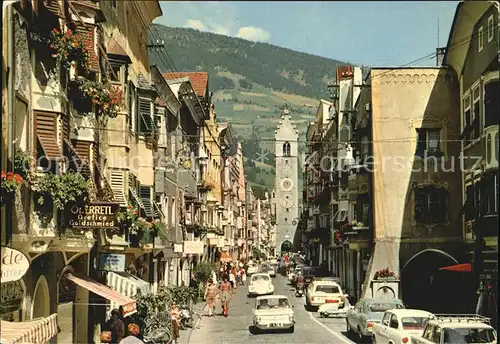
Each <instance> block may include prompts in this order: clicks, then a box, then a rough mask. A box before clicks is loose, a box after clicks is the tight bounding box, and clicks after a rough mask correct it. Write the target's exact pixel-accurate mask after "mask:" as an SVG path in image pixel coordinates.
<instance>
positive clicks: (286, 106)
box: [283, 104, 289, 115]
mask: <svg viewBox="0 0 500 344" xmlns="http://www.w3.org/2000/svg"><path fill="white" fill-rule="evenodd" d="M288 114H289V112H288V104H285V108H284V109H283V115H288Z"/></svg>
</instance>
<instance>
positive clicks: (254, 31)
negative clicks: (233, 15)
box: [236, 26, 271, 42]
mask: <svg viewBox="0 0 500 344" xmlns="http://www.w3.org/2000/svg"><path fill="white" fill-rule="evenodd" d="M236 37H239V38H243V39H247V40H249V41H255V42H267V41H269V38H271V34H270V33H269V32H267V31H266V30H264V29H262V28H260V27H255V26H243V27H240V29H239V30H238V33H237V34H236Z"/></svg>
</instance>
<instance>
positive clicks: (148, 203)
mask: <svg viewBox="0 0 500 344" xmlns="http://www.w3.org/2000/svg"><path fill="white" fill-rule="evenodd" d="M151 189H152V187H151V186H145V185H141V186H140V187H139V197H140V198H141V200H142V204H144V213H145V214H146V217H156V216H157V215H156V212H155V209H154V207H153V200H152V199H151V193H152V192H151V191H152V190H151Z"/></svg>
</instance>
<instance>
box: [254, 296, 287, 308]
mask: <svg viewBox="0 0 500 344" xmlns="http://www.w3.org/2000/svg"><path fill="white" fill-rule="evenodd" d="M277 308H290V304H289V303H288V299H286V298H270V299H262V300H259V301H258V302H257V309H277Z"/></svg>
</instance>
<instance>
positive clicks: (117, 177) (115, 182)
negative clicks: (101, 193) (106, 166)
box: [110, 170, 128, 207]
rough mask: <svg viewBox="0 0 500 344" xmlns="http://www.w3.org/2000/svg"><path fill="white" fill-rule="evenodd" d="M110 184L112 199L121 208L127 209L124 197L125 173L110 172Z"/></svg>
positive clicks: (119, 171)
mask: <svg viewBox="0 0 500 344" xmlns="http://www.w3.org/2000/svg"><path fill="white" fill-rule="evenodd" d="M110 184H111V190H113V195H114V199H115V201H116V202H118V203H119V204H120V206H122V207H127V205H128V204H127V198H126V197H125V173H124V171H123V170H110Z"/></svg>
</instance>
